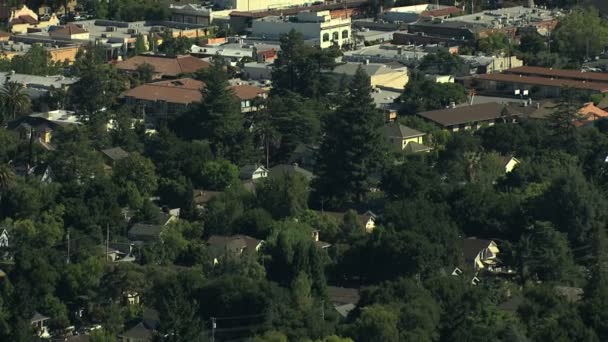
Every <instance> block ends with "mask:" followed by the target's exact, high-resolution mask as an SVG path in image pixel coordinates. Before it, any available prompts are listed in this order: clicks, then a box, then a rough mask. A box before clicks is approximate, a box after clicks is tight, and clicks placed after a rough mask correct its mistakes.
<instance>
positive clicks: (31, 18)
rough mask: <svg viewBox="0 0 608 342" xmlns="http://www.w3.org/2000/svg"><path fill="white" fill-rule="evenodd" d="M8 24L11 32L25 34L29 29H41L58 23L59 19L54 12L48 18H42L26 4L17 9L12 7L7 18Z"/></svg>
mask: <svg viewBox="0 0 608 342" xmlns="http://www.w3.org/2000/svg"><path fill="white" fill-rule="evenodd" d="M8 25H9V27H10V30H11V33H15V34H25V33H28V32H30V31H36V30H42V29H45V28H48V27H49V26H53V25H59V19H58V18H57V16H55V15H54V14H53V15H51V16H50V17H49V18H47V19H45V20H42V19H41V18H39V17H38V14H36V12H34V11H32V10H31V9H29V8H28V7H27V6H25V5H23V7H21V8H19V9H17V8H15V9H12V10H11V14H10V17H9V18H8Z"/></svg>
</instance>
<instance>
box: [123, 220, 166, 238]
mask: <svg viewBox="0 0 608 342" xmlns="http://www.w3.org/2000/svg"><path fill="white" fill-rule="evenodd" d="M162 230H163V226H161V225H158V224H146V223H136V224H134V225H133V227H131V229H129V236H133V237H142V236H147V237H151V238H156V237H158V236H159V235H160V233H161V232H162Z"/></svg>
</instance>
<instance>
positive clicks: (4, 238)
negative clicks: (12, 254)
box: [0, 229, 8, 248]
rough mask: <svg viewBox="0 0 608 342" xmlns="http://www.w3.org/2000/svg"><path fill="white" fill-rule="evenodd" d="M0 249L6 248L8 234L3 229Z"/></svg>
mask: <svg viewBox="0 0 608 342" xmlns="http://www.w3.org/2000/svg"><path fill="white" fill-rule="evenodd" d="M0 248H8V232H7V231H6V229H3V230H2V233H1V234H0Z"/></svg>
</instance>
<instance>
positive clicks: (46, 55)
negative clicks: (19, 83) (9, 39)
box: [11, 44, 62, 76]
mask: <svg viewBox="0 0 608 342" xmlns="http://www.w3.org/2000/svg"><path fill="white" fill-rule="evenodd" d="M61 68H62V65H61V63H55V62H53V61H52V57H51V53H50V52H49V51H48V50H47V49H46V48H45V47H44V46H42V45H40V44H34V45H32V48H31V49H30V50H29V51H28V52H26V53H25V54H24V55H23V56H15V57H13V59H12V60H11V70H14V71H15V72H16V73H20V74H29V75H39V76H50V75H58V74H61V71H62V70H61Z"/></svg>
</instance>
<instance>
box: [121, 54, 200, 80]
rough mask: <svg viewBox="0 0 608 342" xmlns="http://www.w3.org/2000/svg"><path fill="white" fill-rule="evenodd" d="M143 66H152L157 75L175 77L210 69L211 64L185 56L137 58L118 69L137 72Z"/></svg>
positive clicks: (122, 64)
mask: <svg viewBox="0 0 608 342" xmlns="http://www.w3.org/2000/svg"><path fill="white" fill-rule="evenodd" d="M142 64H150V65H152V66H153V67H154V71H155V72H156V73H159V74H162V75H163V76H170V77H175V76H178V75H180V74H188V73H193V72H196V71H198V70H200V69H205V68H208V67H209V66H210V65H211V64H209V63H208V62H205V61H203V60H201V59H198V58H196V57H193V56H190V55H185V56H177V57H164V56H143V55H141V56H135V57H132V58H129V59H127V60H126V61H124V62H120V63H118V64H116V68H118V69H120V70H123V71H131V72H133V71H136V70H137V67H138V66H139V65H142Z"/></svg>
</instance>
